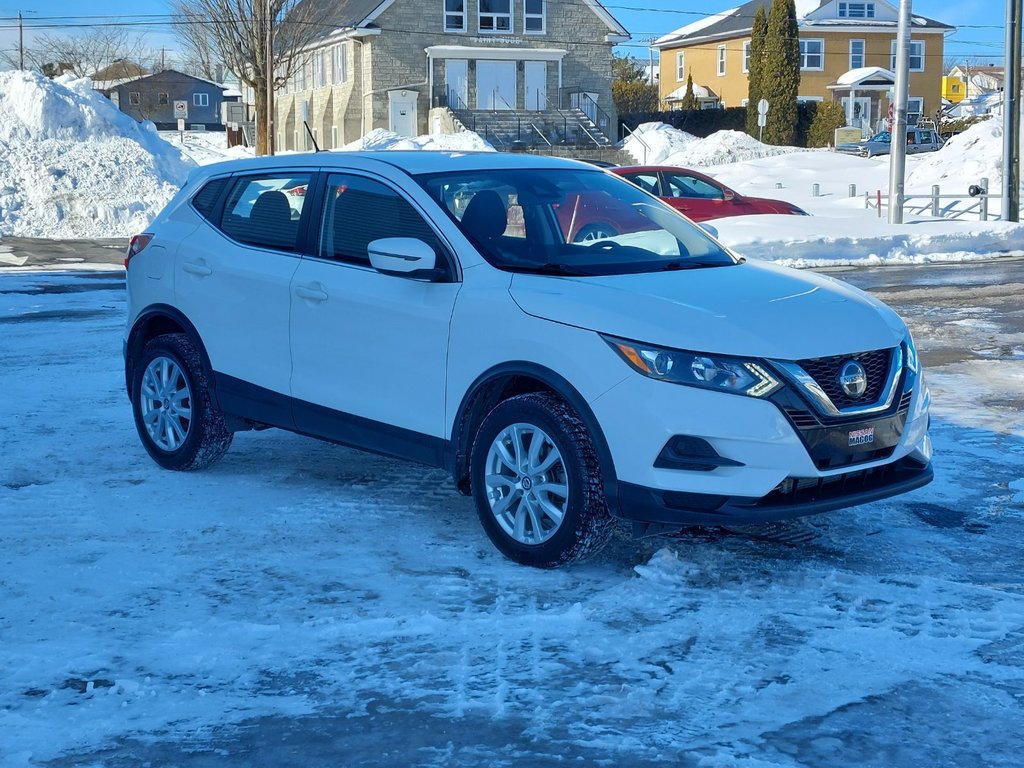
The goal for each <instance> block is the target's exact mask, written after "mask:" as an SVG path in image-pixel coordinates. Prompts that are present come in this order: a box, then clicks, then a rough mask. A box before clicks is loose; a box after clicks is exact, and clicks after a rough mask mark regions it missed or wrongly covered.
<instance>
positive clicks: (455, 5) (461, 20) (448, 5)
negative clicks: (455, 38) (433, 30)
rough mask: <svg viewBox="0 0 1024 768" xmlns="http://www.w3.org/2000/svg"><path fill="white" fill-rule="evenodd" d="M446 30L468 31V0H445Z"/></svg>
mask: <svg viewBox="0 0 1024 768" xmlns="http://www.w3.org/2000/svg"><path fill="white" fill-rule="evenodd" d="M444 31H445V32H465V31H466V0H444Z"/></svg>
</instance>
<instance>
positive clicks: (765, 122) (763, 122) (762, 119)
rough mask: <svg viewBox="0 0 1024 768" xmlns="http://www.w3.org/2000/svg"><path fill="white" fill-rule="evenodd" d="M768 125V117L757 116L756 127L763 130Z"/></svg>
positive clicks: (763, 115)
mask: <svg viewBox="0 0 1024 768" xmlns="http://www.w3.org/2000/svg"><path fill="white" fill-rule="evenodd" d="M766 125H768V115H765V114H760V115H758V116H757V127H758V128H764V127H765V126H766Z"/></svg>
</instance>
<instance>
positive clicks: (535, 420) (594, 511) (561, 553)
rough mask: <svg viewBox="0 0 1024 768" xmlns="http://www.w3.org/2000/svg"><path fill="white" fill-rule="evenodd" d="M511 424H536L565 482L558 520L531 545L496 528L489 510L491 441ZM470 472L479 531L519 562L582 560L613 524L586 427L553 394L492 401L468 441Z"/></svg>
mask: <svg viewBox="0 0 1024 768" xmlns="http://www.w3.org/2000/svg"><path fill="white" fill-rule="evenodd" d="M516 424H525V425H529V426H532V427H535V428H539V429H540V430H542V431H543V433H545V436H546V437H547V438H549V439H550V441H551V443H552V444H553V445H554V446H555V448H557V450H558V453H559V454H561V459H562V461H561V464H562V467H563V468H564V472H563V473H562V475H563V476H564V482H565V484H566V486H567V487H568V494H567V496H566V499H565V507H564V514H563V516H562V519H561V523H560V524H559V525H558V526H557V528H556V529H555V530H554V533H553V534H550V538H547V539H546V540H544V541H542V542H541V543H537V544H529V543H523V542H521V541H518V540H517V539H516V538H514V537H513V536H512V535H510V534H509V533H508V532H506V531H505V530H504V529H503V528H502V526H501V524H499V521H498V517H497V515H496V514H495V512H493V511H492V507H491V504H492V502H491V500H490V499H489V496H488V494H489V493H490V492H491V491H489V489H488V486H487V483H486V482H485V478H486V477H487V473H488V454H489V452H490V450H491V447H492V444H494V442H495V440H496V439H497V438H498V436H499V435H500V434H502V432H503V431H505V430H506V429H507V428H510V427H511V426H512V425H516ZM535 434H536V433H535ZM532 439H534V438H531V440H532ZM470 473H471V480H472V488H473V499H474V501H475V502H476V508H477V513H478V514H479V516H480V522H481V523H482V524H483V527H484V530H485V531H486V532H487V535H488V536H489V537H490V539H491V541H492V542H493V543H494V546H495V547H497V549H498V550H499V551H500V552H501V553H502V554H503V555H505V556H506V557H508V558H509V559H510V560H514V561H516V562H517V563H520V564H522V565H530V566H534V567H537V568H553V567H555V566H559V565H563V564H566V563H570V562H573V561H576V560H581V559H584V558H586V557H588V556H591V555H593V554H595V553H597V552H598V551H600V549H601V548H602V547H603V546H604V545H605V544H606V543H607V541H608V539H609V537H610V536H611V534H612V532H613V531H614V529H615V521H614V520H613V518H612V517H611V514H610V513H609V511H608V503H607V501H606V499H605V496H604V486H603V483H602V476H601V465H600V462H599V461H598V457H597V451H596V450H595V449H594V442H593V439H592V437H591V435H590V432H589V431H588V430H587V427H586V425H585V424H584V423H583V421H582V420H581V419H580V418H579V416H578V415H577V414H576V413H575V412H574V411H573V409H572V408H571V407H570V406H569V405H568V404H567V403H566V402H565V401H564V400H562V399H561V398H559V397H557V396H555V395H552V394H548V393H543V392H536V393H529V394H525V395H517V396H516V397H512V398H509V399H508V400H505V401H503V402H501V403H499V404H498V405H497V406H495V408H494V409H493V410H492V411H491V412H490V413H489V414H488V415H487V417H486V418H485V419H484V421H483V423H482V424H481V425H480V429H479V431H478V432H477V434H476V438H475V439H474V441H473V450H472V453H471V457H470ZM535 482H536V481H535ZM538 488H539V486H538ZM549 498H550V497H549ZM520 503H521V502H520Z"/></svg>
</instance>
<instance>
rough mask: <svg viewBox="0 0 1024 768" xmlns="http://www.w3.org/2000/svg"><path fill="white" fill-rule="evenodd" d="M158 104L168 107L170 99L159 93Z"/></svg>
mask: <svg viewBox="0 0 1024 768" xmlns="http://www.w3.org/2000/svg"><path fill="white" fill-rule="evenodd" d="M156 103H157V104H159V105H160V106H166V105H167V104H169V103H170V97H169V96H168V95H167V94H166V93H158V94H157V95H156Z"/></svg>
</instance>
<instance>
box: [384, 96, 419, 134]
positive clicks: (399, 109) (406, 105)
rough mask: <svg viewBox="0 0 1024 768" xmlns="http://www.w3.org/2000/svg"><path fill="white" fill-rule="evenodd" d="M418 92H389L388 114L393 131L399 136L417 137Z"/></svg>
mask: <svg viewBox="0 0 1024 768" xmlns="http://www.w3.org/2000/svg"><path fill="white" fill-rule="evenodd" d="M418 96H419V94H418V93H417V92H416V91H388V112H389V118H390V127H391V130H392V131H393V132H395V133H397V134H398V135H399V136H415V135H416V133H417V130H416V128H417V126H416V117H417V116H416V99H417V97H418Z"/></svg>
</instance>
